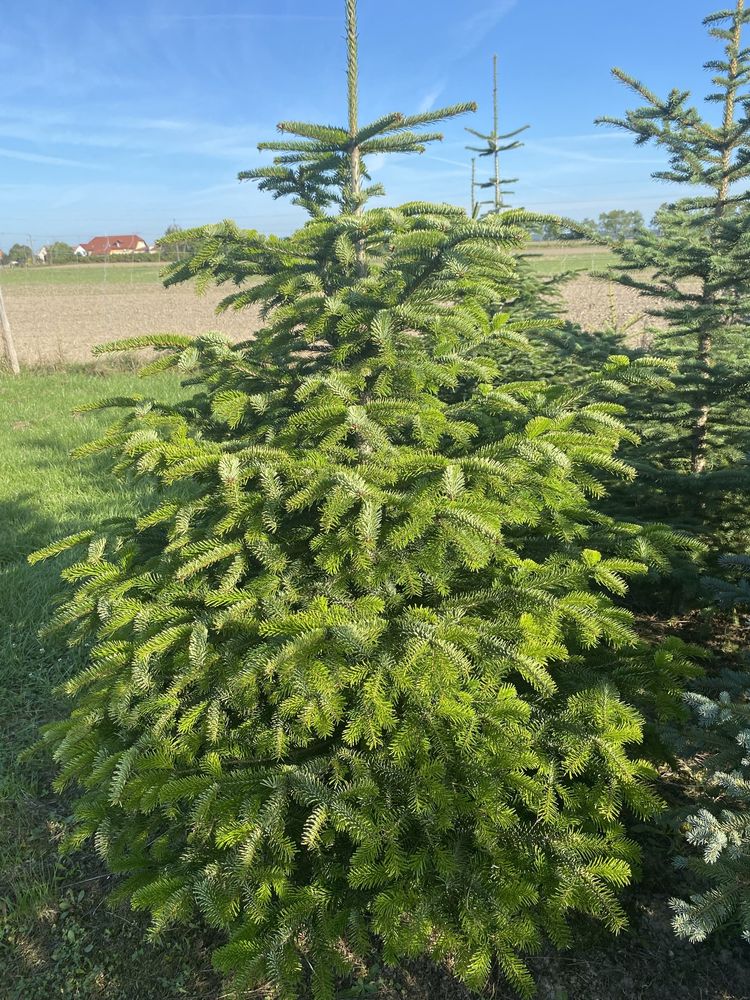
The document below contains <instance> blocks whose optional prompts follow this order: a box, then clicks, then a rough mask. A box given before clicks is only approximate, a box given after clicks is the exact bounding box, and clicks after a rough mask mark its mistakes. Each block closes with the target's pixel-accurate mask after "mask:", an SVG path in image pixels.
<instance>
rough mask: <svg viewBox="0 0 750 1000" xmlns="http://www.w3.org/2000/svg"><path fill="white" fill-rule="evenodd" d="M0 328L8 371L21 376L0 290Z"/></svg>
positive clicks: (0, 290) (0, 289)
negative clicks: (0, 327)
mask: <svg viewBox="0 0 750 1000" xmlns="http://www.w3.org/2000/svg"><path fill="white" fill-rule="evenodd" d="M0 326H2V328H3V344H4V345H5V356H6V358H7V359H8V365H9V367H10V370H11V371H12V372H13V374H14V375H20V374H21V366H20V365H19V364H18V355H17V354H16V345H15V344H14V343H13V334H12V333H11V329H10V321H9V320H8V314H7V312H6V311H5V302H4V301H3V290H2V288H0Z"/></svg>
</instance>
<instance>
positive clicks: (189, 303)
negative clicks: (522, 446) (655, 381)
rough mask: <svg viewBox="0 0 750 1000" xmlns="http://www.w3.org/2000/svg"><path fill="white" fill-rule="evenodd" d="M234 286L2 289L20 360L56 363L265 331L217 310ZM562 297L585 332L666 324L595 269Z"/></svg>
mask: <svg viewBox="0 0 750 1000" xmlns="http://www.w3.org/2000/svg"><path fill="white" fill-rule="evenodd" d="M555 249H556V248H550V249H548V250H546V251H545V254H550V253H554V252H555ZM561 252H562V251H561ZM565 252H568V253H569V252H570V251H565ZM229 291H230V289H229V288H228V287H227V288H212V289H209V290H208V291H207V292H206V293H205V294H204V295H202V296H198V295H196V293H195V290H194V288H193V287H192V286H189V285H181V286H176V287H174V288H164V287H163V286H162V285H161V284H160V283H159V281H158V278H157V277H156V276H155V277H154V279H153V280H149V281H139V282H138V283H133V284H128V283H126V282H113V281H109V282H104V281H102V282H101V284H97V283H94V282H90V283H89V282H87V283H83V284H72V283H67V282H62V281H61V282H59V283H52V282H50V283H44V284H42V283H37V284H21V283H19V284H18V285H14V284H8V285H6V287H5V288H4V289H3V294H4V297H5V302H6V307H7V310H8V316H9V318H10V322H11V325H12V328H13V334H14V338H15V341H16V348H17V350H18V355H19V359H20V361H21V364H22V365H26V366H30V365H43V366H47V367H49V366H57V365H66V364H71V363H81V362H87V361H90V360H91V358H92V348H93V347H95V346H96V345H97V344H103V343H108V342H110V341H113V340H119V339H121V338H123V337H136V336H140V335H142V334H149V333H165V332H168V333H187V334H200V333H207V332H209V331H216V332H219V333H223V334H225V335H226V336H227V337H229V338H230V339H231V340H233V341H235V342H236V341H241V340H246V339H247V338H248V337H250V336H252V334H253V333H254V332H255V331H256V330H257V329H258V326H259V322H260V321H259V313H258V310H257V309H244V310H242V311H241V312H233V311H230V312H226V313H221V314H217V313H216V307H217V306H218V304H219V302H220V301H221V300H222V298H223V297H224V296H225V295H227V294H228V292H229ZM562 298H563V302H564V304H565V309H566V312H567V315H568V317H569V318H570V319H571V320H573V321H574V322H575V323H579V324H580V325H581V326H582V327H583V329H584V330H586V331H588V332H591V333H595V332H596V331H598V330H612V329H617V330H619V331H621V332H623V333H626V335H627V338H628V340H629V341H630V342H631V343H632V344H634V345H636V344H640V343H642V342H644V341H647V339H648V337H647V328H648V327H654V326H656V325H659V321H658V320H656V321H655V320H654V319H653V318H651V317H649V316H647V314H646V310H647V307H648V306H649V304H652V303H649V302H648V301H647V300H646V299H645V298H644V297H643V296H641V295H639V294H638V292H636V291H634V290H632V289H629V288H623V287H622V286H620V285H617V284H615V283H614V282H608V281H604V280H602V279H598V278H592V277H591V276H590V275H588V274H581V275H580V276H577V277H574V278H572V279H571V280H570V281H568V282H567V283H566V284H564V285H563V286H562Z"/></svg>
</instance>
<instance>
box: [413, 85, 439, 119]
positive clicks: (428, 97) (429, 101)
mask: <svg viewBox="0 0 750 1000" xmlns="http://www.w3.org/2000/svg"><path fill="white" fill-rule="evenodd" d="M444 90H445V83H444V82H443V83H438V84H436V85H435V86H434V87H433V88H432V89H431V90H428V91H427V93H426V94H425V95H424V97H423V98H422V100H421V101H420V102H419V104H418V105H417V110H418V111H419V113H420V114H424V113H425V111H432V109H433V108H434V107H435V103H436V101H437V99H438V97H440V95H441V94H442V93H443V91H444Z"/></svg>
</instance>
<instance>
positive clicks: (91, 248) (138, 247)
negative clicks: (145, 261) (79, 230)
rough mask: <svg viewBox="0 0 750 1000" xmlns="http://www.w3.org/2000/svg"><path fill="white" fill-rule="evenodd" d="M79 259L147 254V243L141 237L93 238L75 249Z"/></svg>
mask: <svg viewBox="0 0 750 1000" xmlns="http://www.w3.org/2000/svg"><path fill="white" fill-rule="evenodd" d="M75 253H77V254H78V256H79V257H113V256H115V255H116V254H123V253H148V243H147V242H146V241H145V240H144V239H143V237H142V236H136V235H135V234H129V235H127V236H95V237H94V238H93V239H92V240H89V241H88V243H79V244H78V246H77V247H76V248H75Z"/></svg>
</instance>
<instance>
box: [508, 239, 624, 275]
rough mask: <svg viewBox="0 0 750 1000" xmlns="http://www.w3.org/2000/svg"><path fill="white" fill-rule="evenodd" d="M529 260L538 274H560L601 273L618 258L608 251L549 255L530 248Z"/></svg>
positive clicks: (573, 251) (532, 247) (578, 251)
mask: <svg viewBox="0 0 750 1000" xmlns="http://www.w3.org/2000/svg"><path fill="white" fill-rule="evenodd" d="M529 254H530V256H529V257H528V258H527V259H528V261H529V263H530V264H531V266H532V267H533V269H534V270H535V271H536V272H537V273H538V274H560V273H561V272H562V271H576V272H583V271H601V270H603V269H604V268H607V267H610V266H611V265H612V264H614V263H616V261H617V257H616V255H615V254H613V253H610V251H608V250H586V251H581V250H571V251H569V252H566V253H556V254H549V253H545V252H544V250H542V249H540V250H536V249H535V248H534V246H533V245H532V246H531V247H529Z"/></svg>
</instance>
